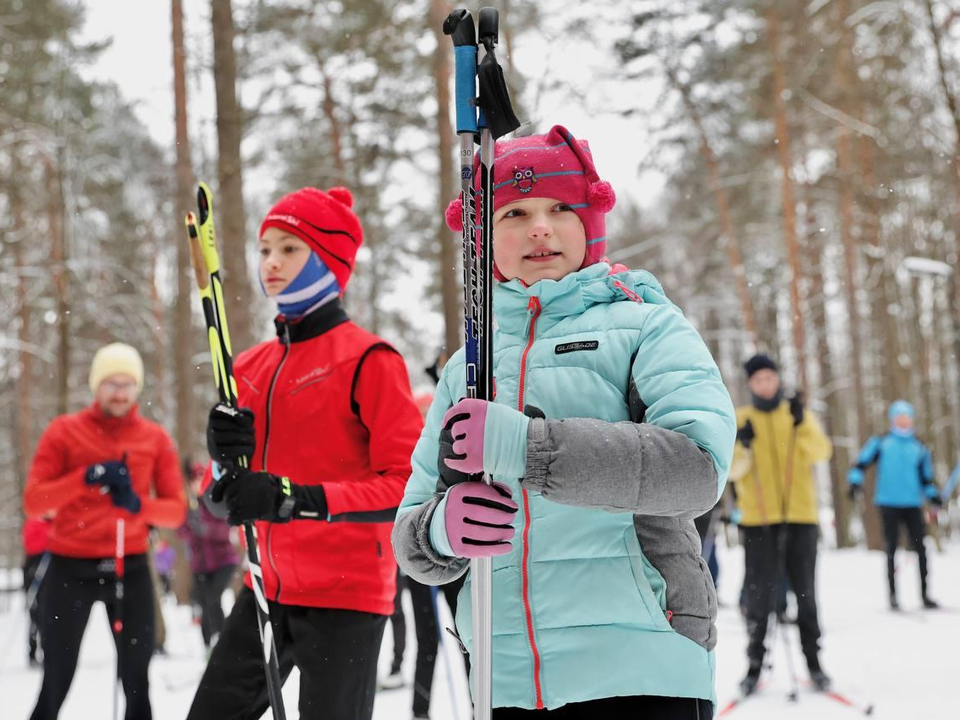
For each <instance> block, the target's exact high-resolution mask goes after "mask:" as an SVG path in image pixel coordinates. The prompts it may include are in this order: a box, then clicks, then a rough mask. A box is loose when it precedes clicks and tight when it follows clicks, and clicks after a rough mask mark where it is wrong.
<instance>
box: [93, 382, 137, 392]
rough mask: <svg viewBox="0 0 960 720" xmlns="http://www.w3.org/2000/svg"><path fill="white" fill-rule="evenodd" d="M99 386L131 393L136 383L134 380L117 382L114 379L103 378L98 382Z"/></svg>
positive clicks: (112, 390)
mask: <svg viewBox="0 0 960 720" xmlns="http://www.w3.org/2000/svg"><path fill="white" fill-rule="evenodd" d="M100 385H101V387H104V388H106V389H107V390H109V391H110V392H127V393H132V392H136V389H137V383H136V382H130V381H126V382H117V381H116V380H104V381H103V382H102V383H100Z"/></svg>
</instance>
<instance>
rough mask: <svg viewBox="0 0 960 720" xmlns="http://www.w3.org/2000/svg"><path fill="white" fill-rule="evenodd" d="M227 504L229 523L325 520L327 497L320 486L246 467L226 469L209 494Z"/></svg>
mask: <svg viewBox="0 0 960 720" xmlns="http://www.w3.org/2000/svg"><path fill="white" fill-rule="evenodd" d="M210 499H211V500H213V501H214V502H215V503H219V502H220V501H223V502H224V503H225V504H226V506H227V522H228V523H230V524H231V525H241V524H243V523H245V522H252V521H254V520H267V521H269V522H275V523H283V522H289V521H290V520H295V519H309V520H326V519H327V498H326V495H325V493H324V492H323V487H322V486H320V485H309V486H306V485H294V484H293V483H291V482H290V479H289V478H285V477H284V478H282V477H279V476H277V475H273V474H271V473H267V472H253V471H252V470H248V469H246V468H230V469H229V470H227V471H226V472H225V473H224V474H223V475H222V476H221V477H220V479H219V480H217V481H216V484H215V486H214V488H213V491H212V492H211V493H210Z"/></svg>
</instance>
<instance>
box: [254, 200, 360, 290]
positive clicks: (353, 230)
mask: <svg viewBox="0 0 960 720" xmlns="http://www.w3.org/2000/svg"><path fill="white" fill-rule="evenodd" d="M351 207H353V195H351V194H350V191H349V190H347V189H346V188H343V187H333V188H330V189H329V190H327V191H326V192H324V191H323V190H318V189H317V188H312V187H308V188H301V189H300V190H297V191H296V192H292V193H290V194H289V195H284V196H283V197H282V198H280V200H279V201H278V202H277V204H276V205H274V206H273V207H272V208H271V209H270V212H268V213H267V217H265V218H264V220H263V224H261V225H260V237H263V233H264V232H266V230H267V228H270V227H275V228H279V229H280V230H283V231H285V232H288V233H290V234H291V235H295V236H296V237H298V238H300V239H301V240H303V241H304V242H305V243H306V244H307V245H309V246H310V249H311V250H313V251H314V252H315V253H317V255H319V256H320V259H321V260H323V262H324V264H325V265H326V266H327V267H328V268H330V270H331V272H333V274H334V276H335V277H336V278H337V282H338V283H339V284H340V293H341V294H343V292H344V290H346V289H347V283H348V282H349V281H350V273H352V272H353V263H354V259H355V258H356V256H357V249H358V248H359V247H360V245H361V244H362V243H363V228H362V227H361V226H360V220H359V219H358V218H357V216H356V215H354V214H353V211H352V210H351V209H350V208H351Z"/></svg>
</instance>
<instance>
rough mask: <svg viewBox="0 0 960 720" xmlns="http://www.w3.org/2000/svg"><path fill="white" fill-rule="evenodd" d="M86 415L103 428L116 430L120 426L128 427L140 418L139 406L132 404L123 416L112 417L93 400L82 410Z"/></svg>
mask: <svg viewBox="0 0 960 720" xmlns="http://www.w3.org/2000/svg"><path fill="white" fill-rule="evenodd" d="M84 413H85V414H86V416H87V417H88V418H90V419H91V420H92V421H93V422H94V423H96V424H97V425H98V426H99V427H101V428H103V429H104V430H110V431H116V430H120V429H121V428H125V427H129V426H131V425H133V424H134V423H136V422H137V420H139V419H140V406H139V405H137V404H134V406H133V407H132V408H130V410H128V411H127V414H126V415H124V416H123V417H114V416H113V415H107V414H106V413H105V412H104V411H103V409H102V408H101V407H100V406H99V405H98V404H97V401H96V400H94V401H93V402H92V403H91V404H90V405H89V406H88V407H87V409H86V410H85V411H84Z"/></svg>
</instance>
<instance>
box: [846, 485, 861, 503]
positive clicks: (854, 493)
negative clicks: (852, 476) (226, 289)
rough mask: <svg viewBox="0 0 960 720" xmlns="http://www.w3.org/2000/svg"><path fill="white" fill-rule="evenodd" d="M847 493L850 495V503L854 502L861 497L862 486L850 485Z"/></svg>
mask: <svg viewBox="0 0 960 720" xmlns="http://www.w3.org/2000/svg"><path fill="white" fill-rule="evenodd" d="M847 492H848V493H849V494H850V502H854V503H855V502H856V501H857V500H859V499H860V497H861V496H862V495H863V485H853V484H851V485H850V487H849V489H848V490H847Z"/></svg>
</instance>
